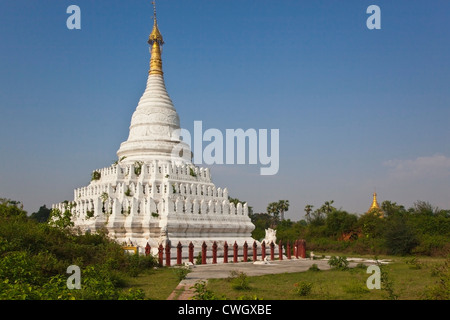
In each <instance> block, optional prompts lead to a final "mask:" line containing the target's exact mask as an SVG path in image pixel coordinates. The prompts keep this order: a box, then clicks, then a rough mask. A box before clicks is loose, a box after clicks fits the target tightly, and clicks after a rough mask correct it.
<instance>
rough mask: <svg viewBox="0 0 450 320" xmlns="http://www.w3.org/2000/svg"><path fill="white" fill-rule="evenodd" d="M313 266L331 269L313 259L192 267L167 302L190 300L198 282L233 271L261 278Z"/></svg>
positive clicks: (320, 261)
mask: <svg viewBox="0 0 450 320" xmlns="http://www.w3.org/2000/svg"><path fill="white" fill-rule="evenodd" d="M313 264H317V266H318V267H319V269H321V270H328V269H330V266H329V265H328V260H311V259H291V260H274V261H267V262H263V261H258V262H256V263H253V262H239V263H220V264H205V265H193V266H190V268H191V272H190V273H189V274H188V275H187V277H186V279H185V280H183V281H181V282H180V283H179V284H178V286H177V287H176V288H175V290H174V291H173V292H172V294H171V295H170V296H169V297H168V299H167V300H189V299H190V298H191V297H192V296H193V295H194V291H193V289H191V287H192V286H193V285H194V284H195V283H196V282H197V281H206V282H207V281H208V279H215V278H228V277H229V276H230V273H231V272H232V271H237V272H244V273H245V274H246V275H248V276H261V275H265V274H275V273H285V272H302V271H307V270H308V269H309V268H310V267H311V266H312V265H313ZM355 265H356V264H355Z"/></svg>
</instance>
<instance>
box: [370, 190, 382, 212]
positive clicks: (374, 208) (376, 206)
mask: <svg viewBox="0 0 450 320" xmlns="http://www.w3.org/2000/svg"><path fill="white" fill-rule="evenodd" d="M367 213H373V214H376V215H379V216H380V218H383V217H384V214H383V210H381V208H380V205H379V204H378V201H377V193H376V192H374V193H373V200H372V205H371V206H370V208H369V210H368V211H367Z"/></svg>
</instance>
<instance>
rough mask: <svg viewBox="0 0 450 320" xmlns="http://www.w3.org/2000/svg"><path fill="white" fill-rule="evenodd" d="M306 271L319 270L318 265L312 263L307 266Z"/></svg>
mask: <svg viewBox="0 0 450 320" xmlns="http://www.w3.org/2000/svg"><path fill="white" fill-rule="evenodd" d="M308 271H314V272H316V271H320V269H319V267H318V266H317V264H315V263H314V264H313V265H312V266H311V267H309V269H308Z"/></svg>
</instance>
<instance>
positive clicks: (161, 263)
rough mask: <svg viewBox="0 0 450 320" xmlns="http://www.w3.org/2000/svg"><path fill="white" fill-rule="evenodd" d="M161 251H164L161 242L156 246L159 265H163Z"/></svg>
mask: <svg viewBox="0 0 450 320" xmlns="http://www.w3.org/2000/svg"><path fill="white" fill-rule="evenodd" d="M163 252H164V247H163V245H162V243H161V244H160V245H159V247H158V262H159V265H160V266H161V267H162V265H163Z"/></svg>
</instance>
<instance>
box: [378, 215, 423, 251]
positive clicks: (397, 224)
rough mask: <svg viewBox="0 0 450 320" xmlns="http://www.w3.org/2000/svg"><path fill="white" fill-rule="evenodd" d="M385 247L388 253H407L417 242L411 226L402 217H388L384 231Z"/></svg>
mask: <svg viewBox="0 0 450 320" xmlns="http://www.w3.org/2000/svg"><path fill="white" fill-rule="evenodd" d="M385 239H386V247H387V248H388V253H389V254H394V255H407V254H410V253H411V251H412V249H413V248H414V247H415V246H417V245H418V244H419V241H418V240H417V238H416V236H415V234H414V231H413V229H412V227H411V226H410V225H409V224H408V223H407V221H406V219H405V218H403V217H397V216H396V217H394V218H392V219H390V220H389V221H388V223H387V226H386V231H385Z"/></svg>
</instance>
